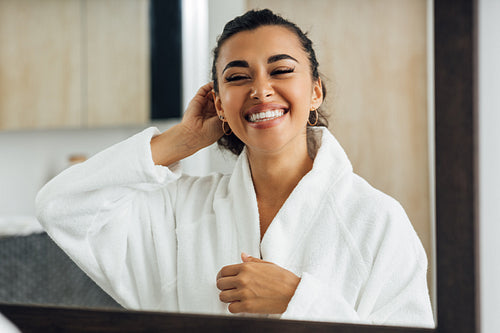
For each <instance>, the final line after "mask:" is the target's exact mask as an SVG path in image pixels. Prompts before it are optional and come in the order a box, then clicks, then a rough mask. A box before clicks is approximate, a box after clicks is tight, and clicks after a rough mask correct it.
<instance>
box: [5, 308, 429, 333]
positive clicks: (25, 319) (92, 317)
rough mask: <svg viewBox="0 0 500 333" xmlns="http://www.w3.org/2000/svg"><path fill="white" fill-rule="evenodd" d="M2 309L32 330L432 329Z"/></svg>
mask: <svg viewBox="0 0 500 333" xmlns="http://www.w3.org/2000/svg"><path fill="white" fill-rule="evenodd" d="M0 312H1V313H3V314H4V315H5V316H6V317H7V318H9V319H10V320H11V321H12V322H13V323H14V324H15V325H16V326H18V327H19V329H20V330H21V331H22V332H23V333H24V332H26V333H29V332H103V333H106V332H150V331H173V332H279V333H283V332H287V333H288V332H289V333H295V332H297V333H298V332H315V333H316V332H317V333H321V332H336V333H354V332H360V330H362V331H363V332H368V333H382V332H384V333H385V332H388V333H394V332H410V333H412V332H413V333H430V332H434V330H433V329H423V328H408V327H404V328H403V327H395V326H394V327H393V326H371V325H354V324H337V323H325V322H310V321H295V320H273V319H261V318H243V317H227V316H211V315H193V314H176V313H164V312H163V313H162V312H148V311H130V310H127V311H124V310H108V309H106V310H96V309H81V308H67V307H57V306H36V305H13V304H0Z"/></svg>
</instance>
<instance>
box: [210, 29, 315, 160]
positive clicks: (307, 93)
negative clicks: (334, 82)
mask: <svg viewBox="0 0 500 333" xmlns="http://www.w3.org/2000/svg"><path fill="white" fill-rule="evenodd" d="M216 66H217V78H218V81H219V93H218V95H217V96H216V98H215V106H216V108H217V112H218V113H219V115H223V116H224V117H225V118H226V120H227V122H228V124H229V126H230V127H231V129H232V131H233V132H234V134H235V135H236V136H237V137H238V138H239V139H240V140H241V141H243V142H244V143H245V144H246V146H247V147H248V148H249V149H250V150H251V151H262V152H279V151H281V150H282V149H284V148H286V147H288V146H289V145H293V144H294V143H298V140H305V133H306V125H307V119H308V117H309V112H310V110H311V109H317V108H318V107H319V106H320V105H321V102H322V91H321V81H319V80H318V81H317V82H313V80H312V77H311V70H310V64H309V59H308V56H307V53H306V52H305V51H304V50H303V49H302V46H301V45H300V42H299V40H298V38H297V36H296V35H295V34H294V33H293V32H291V31H290V30H288V29H286V28H284V27H281V26H263V27H259V28H257V29H255V30H251V31H243V32H239V33H237V34H235V35H234V36H232V37H230V38H229V39H228V40H227V41H226V42H225V43H224V44H223V45H222V47H221V49H220V53H219V58H218V59H217V62H216Z"/></svg>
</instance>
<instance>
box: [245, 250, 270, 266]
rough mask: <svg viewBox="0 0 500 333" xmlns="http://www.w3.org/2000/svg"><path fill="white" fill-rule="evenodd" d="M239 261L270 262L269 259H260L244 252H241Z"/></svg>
mask: <svg viewBox="0 0 500 333" xmlns="http://www.w3.org/2000/svg"><path fill="white" fill-rule="evenodd" d="M241 261H243V262H244V263H245V262H259V263H266V264H271V262H269V261H265V260H262V259H259V258H255V257H252V256H249V255H248V254H246V253H245V252H241Z"/></svg>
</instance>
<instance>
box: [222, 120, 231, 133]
mask: <svg viewBox="0 0 500 333" xmlns="http://www.w3.org/2000/svg"><path fill="white" fill-rule="evenodd" d="M225 123H227V121H222V132H223V133H224V135H231V133H233V131H232V130H231V127H229V125H227V127H229V132H226V128H225V126H224V124H225Z"/></svg>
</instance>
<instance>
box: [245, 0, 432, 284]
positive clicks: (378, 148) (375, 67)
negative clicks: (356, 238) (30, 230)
mask: <svg viewBox="0 0 500 333" xmlns="http://www.w3.org/2000/svg"><path fill="white" fill-rule="evenodd" d="M247 4H248V8H271V9H273V10H274V11H276V12H278V13H281V14H282V15H284V16H285V17H287V18H289V19H291V20H292V21H293V22H295V23H297V24H298V25H299V26H300V27H301V28H302V29H304V30H306V31H309V32H310V37H311V38H312V40H313V42H314V43H315V49H316V52H317V55H318V60H319V63H320V72H321V74H322V75H323V77H324V79H325V83H326V85H327V88H328V89H329V91H328V94H327V99H326V103H325V105H324V107H323V108H324V109H325V110H327V111H328V112H329V113H330V117H329V120H330V130H331V131H332V132H333V133H334V135H335V136H336V137H337V139H338V140H339V141H340V143H341V144H342V146H343V147H344V149H345V150H346V152H347V155H348V156H349V158H350V160H351V162H352V164H353V167H354V170H355V172H356V173H358V174H360V175H361V176H362V177H363V178H365V179H366V180H368V181H369V182H370V183H371V184H372V185H373V186H375V187H376V188H378V189H380V190H382V191H383V192H385V193H387V194H389V195H391V196H393V197H394V198H396V199H397V200H399V201H400V202H401V204H402V205H403V207H404V208H405V210H406V212H407V213H408V215H409V217H410V220H411V221H412V223H413V225H414V227H415V229H416V231H417V233H418V235H419V236H420V239H421V240H422V243H423V245H424V247H425V249H426V251H427V254H428V257H429V258H430V255H431V253H432V233H431V212H430V194H429V167H428V164H429V156H428V129H427V126H428V124H427V56H426V54H427V47H426V43H427V40H426V1H425V0H408V1H399V0H370V1H364V0H349V1H346V0H315V1H311V2H304V1H302V0H247ZM430 269H432V267H430ZM430 287H431V289H432V284H430Z"/></svg>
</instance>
